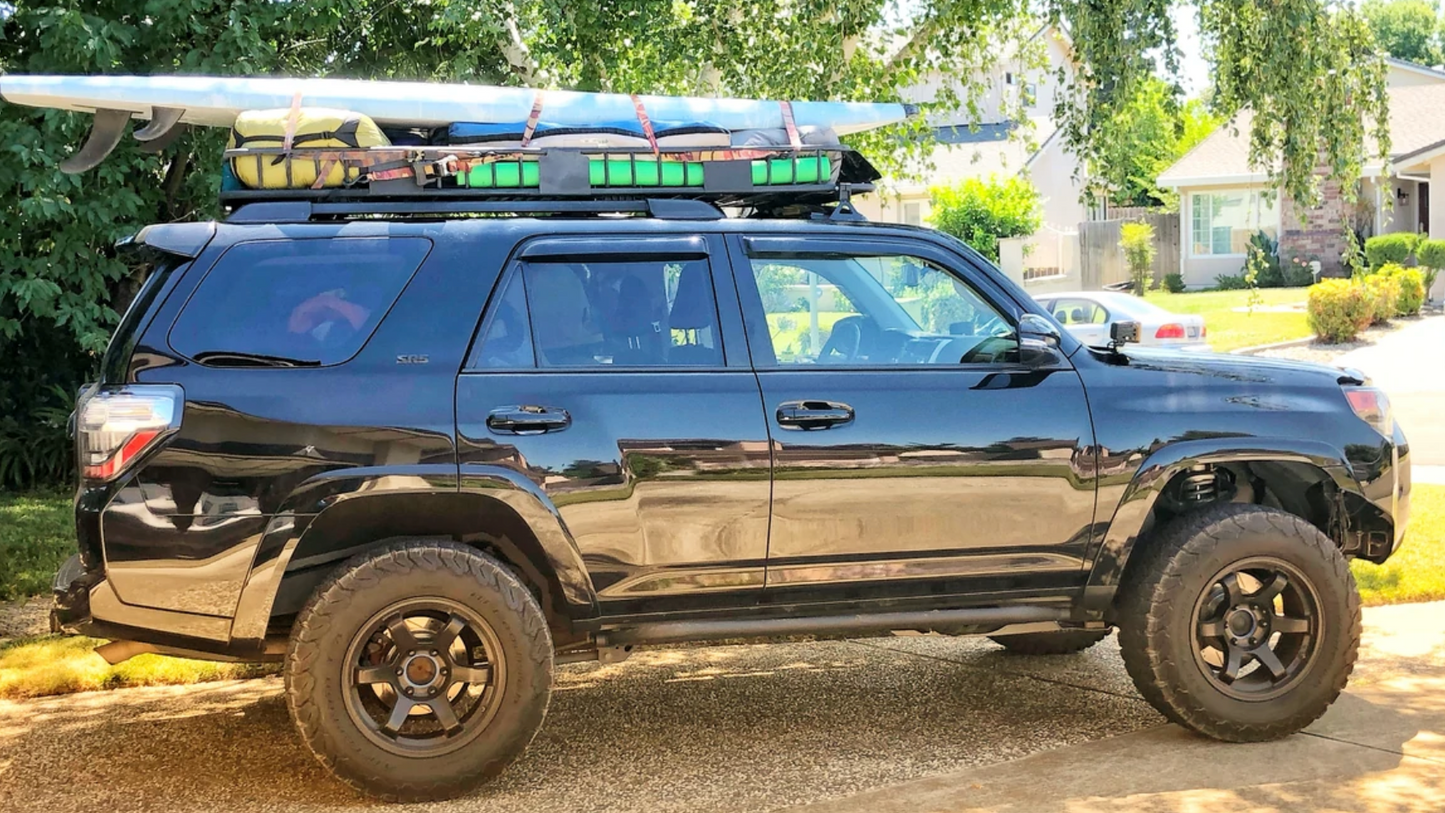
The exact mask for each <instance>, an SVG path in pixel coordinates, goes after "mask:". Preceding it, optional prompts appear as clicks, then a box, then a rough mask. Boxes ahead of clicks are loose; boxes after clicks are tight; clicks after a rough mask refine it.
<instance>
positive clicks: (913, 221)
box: [903, 201, 923, 226]
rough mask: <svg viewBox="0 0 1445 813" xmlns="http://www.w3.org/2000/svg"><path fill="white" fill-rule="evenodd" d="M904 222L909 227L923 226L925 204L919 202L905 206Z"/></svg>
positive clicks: (912, 202)
mask: <svg viewBox="0 0 1445 813" xmlns="http://www.w3.org/2000/svg"><path fill="white" fill-rule="evenodd" d="M903 222H904V223H905V224H907V225H909V226H922V225H923V204H922V203H920V202H918V201H911V202H909V203H905V204H903Z"/></svg>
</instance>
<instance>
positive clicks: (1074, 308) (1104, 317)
mask: <svg viewBox="0 0 1445 813" xmlns="http://www.w3.org/2000/svg"><path fill="white" fill-rule="evenodd" d="M1054 318H1055V319H1057V320H1059V324H1061V325H1102V324H1107V323H1108V321H1109V312H1108V311H1107V310H1104V308H1103V306H1102V305H1100V304H1099V303H1097V302H1090V301H1089V300H1087V299H1060V300H1058V301H1057V302H1055V303H1054Z"/></svg>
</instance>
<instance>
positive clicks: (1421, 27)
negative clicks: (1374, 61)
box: [1360, 0, 1441, 65]
mask: <svg viewBox="0 0 1445 813" xmlns="http://www.w3.org/2000/svg"><path fill="white" fill-rule="evenodd" d="M1360 13H1361V14H1363V15H1365V20H1366V21H1367V22H1368V23H1369V24H1370V31H1371V33H1373V34H1374V35H1375V42H1376V43H1377V44H1378V45H1379V46H1380V48H1382V49H1384V51H1385V53H1387V54H1389V55H1390V56H1392V57H1395V58H1396V59H1403V60H1406V61H1408V62H1415V63H1418V64H1420V65H1438V64H1440V61H1441V48H1440V46H1441V42H1440V39H1441V31H1440V15H1439V11H1438V9H1437V8H1436V5H1435V3H1433V2H1426V0H1366V1H1365V3H1363V4H1362V5H1361V6H1360Z"/></svg>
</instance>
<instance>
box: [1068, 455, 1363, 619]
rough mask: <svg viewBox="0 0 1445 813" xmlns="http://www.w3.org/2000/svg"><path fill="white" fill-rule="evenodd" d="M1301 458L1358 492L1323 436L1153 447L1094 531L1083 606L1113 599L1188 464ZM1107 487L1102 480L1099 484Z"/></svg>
mask: <svg viewBox="0 0 1445 813" xmlns="http://www.w3.org/2000/svg"><path fill="white" fill-rule="evenodd" d="M1265 461H1270V462H1286V463H1302V464H1306V465H1310V466H1313V467H1315V468H1316V469H1319V470H1320V472H1321V473H1322V474H1324V476H1325V477H1327V478H1329V479H1330V480H1332V481H1333V482H1334V483H1335V485H1336V486H1337V487H1338V488H1339V489H1340V490H1341V491H1346V492H1351V493H1354V494H1359V495H1363V490H1362V489H1361V488H1360V484H1359V482H1358V481H1357V480H1356V479H1355V475H1354V473H1353V471H1352V469H1351V467H1350V464H1349V462H1348V461H1347V459H1346V458H1345V455H1344V452H1343V451H1342V450H1340V449H1337V448H1335V447H1334V446H1331V445H1330V444H1328V443H1325V442H1323V441H1316V440H1304V439H1298V438H1258V437H1250V438H1241V437H1228V438H1209V439H1202V440H1186V441H1179V442H1176V443H1170V444H1167V445H1165V446H1162V447H1160V448H1158V449H1156V450H1154V451H1153V452H1152V453H1150V455H1149V456H1148V457H1147V458H1145V460H1144V462H1143V463H1142V464H1140V466H1139V468H1138V469H1136V470H1135V471H1134V476H1133V479H1131V480H1130V481H1129V484H1128V485H1127V487H1125V489H1124V494H1123V496H1122V498H1120V500H1119V502H1118V505H1117V506H1116V507H1115V509H1114V514H1113V516H1112V517H1111V518H1110V520H1109V523H1108V525H1107V526H1106V527H1104V528H1103V529H1102V531H1101V532H1100V533H1099V534H1098V535H1097V536H1096V537H1095V541H1094V542H1093V543H1092V548H1093V550H1092V551H1091V555H1090V556H1089V557H1088V558H1087V561H1090V562H1092V565H1091V568H1090V572H1089V578H1088V580H1087V581H1086V582H1085V587H1084V596H1083V607H1082V609H1083V612H1084V614H1085V615H1088V616H1091V617H1097V616H1098V615H1101V614H1102V613H1104V612H1105V611H1107V610H1108V609H1109V607H1110V606H1111V605H1112V604H1113V601H1114V594H1115V592H1117V590H1118V588H1119V584H1120V582H1121V579H1122V578H1123V575H1124V569H1125V567H1126V566H1127V565H1128V563H1129V557H1130V554H1132V553H1133V551H1134V549H1135V547H1136V545H1137V543H1138V541H1139V539H1140V537H1141V536H1142V535H1143V532H1144V530H1145V528H1144V526H1145V523H1146V522H1147V521H1148V519H1149V517H1150V515H1151V514H1152V513H1153V511H1154V506H1155V504H1156V502H1157V501H1158V499H1159V495H1160V493H1161V492H1162V491H1163V490H1164V487H1165V486H1166V485H1168V483H1169V481H1170V480H1172V479H1173V478H1174V476H1175V475H1177V474H1179V473H1180V472H1182V471H1185V470H1187V469H1189V468H1191V467H1193V466H1197V465H1201V464H1211V463H1213V464H1218V463H1247V462H1265ZM1104 487H1107V486H1103V487H1101V490H1102V488H1104Z"/></svg>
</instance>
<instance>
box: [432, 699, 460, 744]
mask: <svg viewBox="0 0 1445 813" xmlns="http://www.w3.org/2000/svg"><path fill="white" fill-rule="evenodd" d="M426 705H427V708H429V709H431V713H432V714H434V715H436V718H437V722H438V723H441V724H442V729H443V730H444V731H446V732H447V733H448V734H451V733H454V732H456V731H458V730H459V729H461V727H462V721H461V720H458V719H457V712H456V709H454V708H452V704H451V702H450V701H449V700H447V698H446V695H442V696H441V697H436V698H432V699H431V700H428V701H427V703H426Z"/></svg>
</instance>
